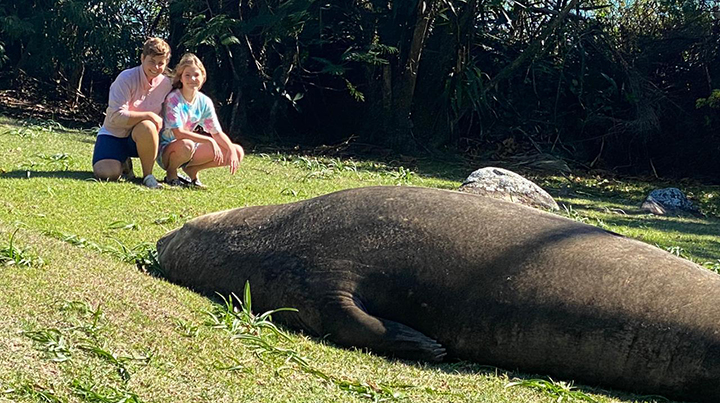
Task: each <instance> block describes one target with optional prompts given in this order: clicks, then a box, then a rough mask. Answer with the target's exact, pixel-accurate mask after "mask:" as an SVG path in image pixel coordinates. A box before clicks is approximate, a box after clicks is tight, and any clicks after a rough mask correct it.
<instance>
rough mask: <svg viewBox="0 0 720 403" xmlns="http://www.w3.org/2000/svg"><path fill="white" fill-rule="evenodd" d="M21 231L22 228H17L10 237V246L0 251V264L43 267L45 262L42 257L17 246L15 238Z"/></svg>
mask: <svg viewBox="0 0 720 403" xmlns="http://www.w3.org/2000/svg"><path fill="white" fill-rule="evenodd" d="M19 230H20V228H16V229H15V231H13V233H12V234H11V235H10V241H9V242H8V246H6V247H4V248H2V249H0V264H4V265H6V266H12V265H16V266H25V267H32V266H35V267H39V266H43V265H44V264H45V261H44V260H43V259H42V258H41V257H40V256H37V255H36V254H33V253H32V252H30V251H29V250H28V249H23V248H20V247H18V246H17V245H16V244H15V236H16V235H17V232H18V231H19Z"/></svg>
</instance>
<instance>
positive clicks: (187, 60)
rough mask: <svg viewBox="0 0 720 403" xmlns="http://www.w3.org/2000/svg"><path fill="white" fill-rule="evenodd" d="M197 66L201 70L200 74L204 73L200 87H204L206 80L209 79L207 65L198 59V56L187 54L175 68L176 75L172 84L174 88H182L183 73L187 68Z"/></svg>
mask: <svg viewBox="0 0 720 403" xmlns="http://www.w3.org/2000/svg"><path fill="white" fill-rule="evenodd" d="M190 66H195V67H197V68H198V70H200V73H202V82H201V83H200V85H201V86H202V85H203V84H205V80H206V79H207V74H206V73H205V65H203V63H202V62H201V61H200V59H198V57H197V56H195V55H194V54H192V53H185V54H184V55H183V56H182V57H181V58H180V61H179V62H178V64H177V66H175V74H174V75H173V79H172V83H173V88H182V81H180V79H181V78H182V74H183V71H185V68H186V67H190Z"/></svg>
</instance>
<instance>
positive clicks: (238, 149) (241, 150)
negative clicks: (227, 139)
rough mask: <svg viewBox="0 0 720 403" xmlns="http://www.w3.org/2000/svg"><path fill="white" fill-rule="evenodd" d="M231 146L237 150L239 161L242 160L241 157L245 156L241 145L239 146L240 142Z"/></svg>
mask: <svg viewBox="0 0 720 403" xmlns="http://www.w3.org/2000/svg"><path fill="white" fill-rule="evenodd" d="M233 146H235V149H236V150H237V153H238V159H239V160H240V161H242V159H243V158H244V157H245V150H243V148H242V146H240V144H233Z"/></svg>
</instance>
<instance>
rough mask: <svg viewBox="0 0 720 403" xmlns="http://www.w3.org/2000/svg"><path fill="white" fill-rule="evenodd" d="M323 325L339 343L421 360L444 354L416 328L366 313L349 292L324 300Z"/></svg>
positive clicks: (433, 341) (435, 358)
mask: <svg viewBox="0 0 720 403" xmlns="http://www.w3.org/2000/svg"><path fill="white" fill-rule="evenodd" d="M323 327H324V329H325V330H326V331H327V333H328V339H329V340H331V341H333V342H335V343H338V344H340V345H343V346H355V347H367V348H369V349H370V350H372V351H374V352H377V353H380V354H386V355H392V356H395V357H399V358H405V359H410V360H422V361H442V359H443V358H444V357H445V355H446V354H447V353H446V352H445V348H444V347H443V346H442V345H440V344H439V343H438V342H437V341H435V340H433V339H431V338H429V337H427V336H425V335H424V334H422V333H420V332H418V331H417V330H415V329H412V328H410V327H408V326H405V325H403V324H402V323H398V322H395V321H392V320H387V319H383V318H378V317H375V316H372V315H370V314H368V313H367V312H366V311H365V310H364V309H362V304H361V303H359V301H357V300H356V299H355V298H354V297H353V296H352V295H334V296H332V297H330V298H329V300H328V301H326V304H325V309H324V314H323Z"/></svg>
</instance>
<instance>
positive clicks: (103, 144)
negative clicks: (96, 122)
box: [92, 134, 138, 165]
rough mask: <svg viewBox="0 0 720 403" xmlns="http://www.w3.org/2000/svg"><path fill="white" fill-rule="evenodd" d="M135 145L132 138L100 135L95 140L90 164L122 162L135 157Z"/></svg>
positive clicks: (136, 153) (136, 154)
mask: <svg viewBox="0 0 720 403" xmlns="http://www.w3.org/2000/svg"><path fill="white" fill-rule="evenodd" d="M137 156H138V152H137V144H135V141H134V140H133V139H132V136H127V137H125V138H120V137H115V136H110V135H107V134H101V135H99V136H97V140H95V150H93V159H92V163H93V165H95V163H96V162H98V161H100V160H118V161H120V162H124V161H125V160H126V159H128V157H137Z"/></svg>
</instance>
